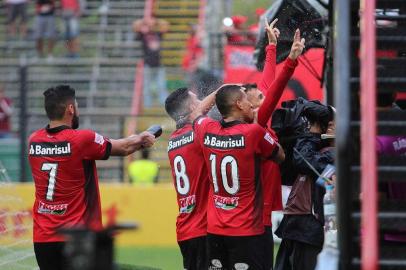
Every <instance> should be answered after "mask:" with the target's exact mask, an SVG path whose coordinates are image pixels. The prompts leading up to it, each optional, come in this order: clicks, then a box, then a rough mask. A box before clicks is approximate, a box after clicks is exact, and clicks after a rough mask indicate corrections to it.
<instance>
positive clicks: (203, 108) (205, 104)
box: [190, 85, 224, 122]
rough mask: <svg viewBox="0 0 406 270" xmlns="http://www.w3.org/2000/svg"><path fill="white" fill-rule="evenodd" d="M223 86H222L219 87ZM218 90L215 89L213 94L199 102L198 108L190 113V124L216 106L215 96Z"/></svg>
mask: <svg viewBox="0 0 406 270" xmlns="http://www.w3.org/2000/svg"><path fill="white" fill-rule="evenodd" d="M223 86H224V85H222V86H221V87H223ZM221 87H220V88H221ZM220 88H218V89H216V90H215V91H214V92H213V93H211V94H210V95H208V96H207V97H205V98H204V99H203V100H202V101H201V102H200V104H199V106H198V107H197V108H196V109H195V110H194V111H192V113H191V114H190V119H191V120H192V122H193V121H194V120H196V119H197V118H198V117H199V116H201V115H206V114H207V113H208V112H209V111H210V109H211V108H212V107H213V106H214V104H216V94H217V91H218V90H219V89H220Z"/></svg>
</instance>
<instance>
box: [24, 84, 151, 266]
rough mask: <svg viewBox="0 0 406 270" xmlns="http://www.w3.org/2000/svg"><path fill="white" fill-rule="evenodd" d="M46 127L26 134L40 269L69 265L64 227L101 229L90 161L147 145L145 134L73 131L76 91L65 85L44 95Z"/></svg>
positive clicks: (148, 137)
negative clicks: (116, 135) (119, 135)
mask: <svg viewBox="0 0 406 270" xmlns="http://www.w3.org/2000/svg"><path fill="white" fill-rule="evenodd" d="M44 96H45V111H46V114H47V116H48V118H49V120H50V121H49V124H48V125H47V126H46V127H45V128H43V129H40V130H38V131H35V132H34V133H33V134H31V136H30V138H29V151H28V152H29V162H30V165H31V172H32V176H33V178H34V183H35V202H34V206H33V218H34V228H33V232H34V236H33V242H34V251H35V255H36V258H37V262H38V265H39V267H40V270H59V269H64V267H65V266H66V265H69V264H68V263H67V261H64V258H63V256H62V250H63V247H64V241H65V238H64V237H63V236H61V235H59V234H58V233H57V230H58V229H60V228H63V227H71V226H82V227H86V228H89V229H95V230H98V229H101V228H102V220H101V218H102V217H101V207H100V195H99V187H98V178H97V171H96V166H95V165H96V164H95V160H100V159H108V158H109V156H110V155H112V156H125V155H129V154H131V153H133V152H135V151H137V150H139V149H141V148H143V147H151V146H152V145H153V144H154V142H155V138H154V136H153V135H152V134H150V133H149V132H143V133H141V134H139V135H131V136H129V137H127V138H123V139H118V140H112V139H108V138H106V137H103V136H102V135H100V134H98V133H96V132H94V131H92V130H76V129H77V128H78V126H79V111H78V105H77V102H76V99H75V90H74V89H73V88H71V87H70V86H68V85H60V86H57V87H54V88H49V89H48V90H46V91H45V92H44Z"/></svg>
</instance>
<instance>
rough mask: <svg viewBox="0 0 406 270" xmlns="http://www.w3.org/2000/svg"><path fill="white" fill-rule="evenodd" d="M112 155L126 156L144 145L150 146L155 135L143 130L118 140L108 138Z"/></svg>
mask: <svg viewBox="0 0 406 270" xmlns="http://www.w3.org/2000/svg"><path fill="white" fill-rule="evenodd" d="M110 142H111V155H112V156H128V155H130V154H132V153H134V152H135V151H137V150H140V149H142V148H144V147H151V146H152V145H154V143H155V136H154V135H152V134H151V133H149V132H147V131H144V132H142V133H140V134H134V135H130V136H128V137H126V138H122V139H118V140H110Z"/></svg>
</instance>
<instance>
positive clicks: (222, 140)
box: [204, 133, 245, 149]
mask: <svg viewBox="0 0 406 270" xmlns="http://www.w3.org/2000/svg"><path fill="white" fill-rule="evenodd" d="M204 145H205V146H207V147H211V148H219V149H233V148H237V149H238V148H244V147H245V138H244V136H243V135H228V136H220V135H216V134H211V133H206V134H205V135H204Z"/></svg>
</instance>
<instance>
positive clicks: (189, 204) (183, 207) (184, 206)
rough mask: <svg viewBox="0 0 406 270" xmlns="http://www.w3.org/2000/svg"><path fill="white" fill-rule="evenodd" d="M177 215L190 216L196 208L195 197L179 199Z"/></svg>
mask: <svg viewBox="0 0 406 270" xmlns="http://www.w3.org/2000/svg"><path fill="white" fill-rule="evenodd" d="M179 206H180V207H179V213H180V214H190V213H192V212H193V209H195V207H196V195H192V196H187V197H186V198H182V199H179Z"/></svg>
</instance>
